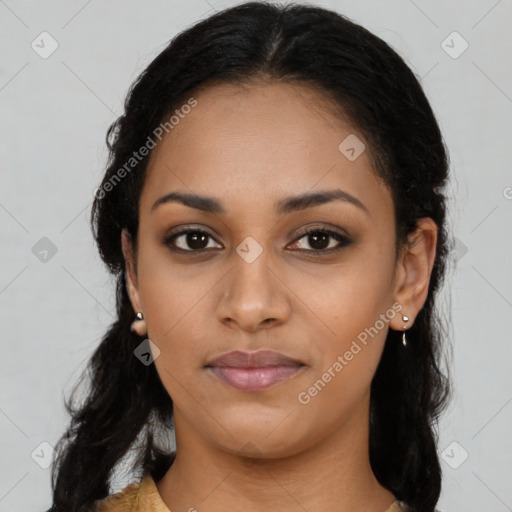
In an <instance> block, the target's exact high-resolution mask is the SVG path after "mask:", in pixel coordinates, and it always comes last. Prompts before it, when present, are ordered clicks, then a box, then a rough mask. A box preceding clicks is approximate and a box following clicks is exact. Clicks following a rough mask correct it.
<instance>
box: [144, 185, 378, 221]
mask: <svg viewBox="0 0 512 512" xmlns="http://www.w3.org/2000/svg"><path fill="white" fill-rule="evenodd" d="M332 201H344V202H346V203H350V204H353V205H354V206H357V207H358V208H360V209H361V210H364V211H365V212H366V213H368V214H369V211H368V209H367V208H366V206H365V205H364V204H363V203H362V202H361V201H360V200H359V199H357V197H354V196H353V195H351V194H349V193H348V192H345V191H344V190H341V189H339V188H338V189H333V190H324V191H320V192H308V193H305V194H301V195H298V196H291V197H287V198H285V199H281V200H280V201H277V202H276V204H275V210H276V212H277V213H279V214H285V213H291V212H294V211H299V210H305V209H306V208H312V207H314V206H320V205H323V204H326V203H330V202H332ZM173 202H177V203H181V204H183V205H185V206H188V207H189V208H195V209H197V210H201V211H203V212H206V213H213V214H224V215H225V214H227V210H226V208H225V207H224V206H223V205H222V203H221V202H220V201H219V200H217V199H215V198H214V197H208V196H201V195H197V194H187V193H182V192H170V193H169V194H165V195H164V196H162V197H160V198H159V199H157V200H156V201H155V203H154V204H153V206H152V207H151V212H153V211H154V210H156V208H158V206H160V205H162V204H166V203H173Z"/></svg>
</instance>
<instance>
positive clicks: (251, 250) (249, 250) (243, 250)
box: [236, 236, 263, 263]
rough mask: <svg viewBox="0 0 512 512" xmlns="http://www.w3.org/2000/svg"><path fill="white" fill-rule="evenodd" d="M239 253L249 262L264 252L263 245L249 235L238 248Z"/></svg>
mask: <svg viewBox="0 0 512 512" xmlns="http://www.w3.org/2000/svg"><path fill="white" fill-rule="evenodd" d="M236 252H237V254H238V255H239V256H240V257H242V258H243V259H244V260H245V261H246V262H247V263H252V262H253V261H255V260H256V259H257V258H258V257H259V255H260V254H261V253H262V252H263V247H261V245H260V244H259V243H258V242H256V240H255V239H254V238H253V237H252V236H248V237H247V238H246V239H245V240H244V241H243V242H242V243H241V244H240V245H239V246H238V247H237V248H236Z"/></svg>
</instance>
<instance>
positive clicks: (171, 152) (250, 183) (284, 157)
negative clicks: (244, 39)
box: [140, 82, 391, 216]
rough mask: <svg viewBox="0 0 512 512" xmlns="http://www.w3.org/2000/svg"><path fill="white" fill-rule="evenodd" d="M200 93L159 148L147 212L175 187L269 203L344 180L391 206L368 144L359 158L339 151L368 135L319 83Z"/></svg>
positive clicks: (366, 198)
mask: <svg viewBox="0 0 512 512" xmlns="http://www.w3.org/2000/svg"><path fill="white" fill-rule="evenodd" d="M194 98H195V100H196V101H197V105H196V106H194V107H193V108H192V109H186V110H187V112H188V113H187V114H184V113H182V114H181V115H180V116H179V121H178V122H177V123H176V124H174V126H173V128H172V129H170V130H169V132H168V133H167V134H166V135H165V136H164V137H163V138H162V141H161V142H159V143H158V145H157V147H156V148H155V149H154V150H153V152H152V155H151V158H150V161H149V165H148V169H147V175H146V181H145V185H144V190H143V193H142V197H141V205H140V207H141V214H142V213H146V214H149V212H150V210H151V207H152V205H153V204H154V202H155V201H156V200H157V199H158V198H159V197H161V196H162V195H164V194H166V193H168V192H171V191H181V192H185V193H192V194H194V193H195V194H200V195H207V196H215V197H218V198H222V202H223V203H225V204H226V206H227V209H228V210H229V209H233V210H235V209H239V208H243V209H245V210H247V209H254V208H256V209H259V208H261V209H265V210H270V209H271V207H272V206H273V204H274V203H275V202H277V201H278V200H279V199H281V198H282V197H285V196H289V195H297V194H300V193H305V192H310V191H311V192H315V191H317V190H326V189H332V188H341V189H343V190H345V191H346V192H348V193H350V194H351V195H354V196H356V197H358V198H359V199H361V201H362V202H363V203H364V204H365V205H366V206H367V208H368V210H370V213H371V214H372V215H377V216H379V215H382V214H383V212H382V211H381V210H382V208H386V207H387V208H388V209H389V207H391V196H390V193H389V190H388V189H387V187H385V186H384V184H383V183H382V182H381V180H380V179H378V178H377V177H376V175H375V174H374V172H373V170H372V165H371V158H370V154H369V149H365V150H364V151H363V152H362V153H361V154H360V155H359V156H358V157H357V158H356V159H349V158H347V156H346V155H345V154H344V153H343V152H342V151H340V148H339V146H340V144H342V143H343V141H345V140H346V139H347V137H351V138H352V139H351V138H349V139H347V140H356V141H357V140H360V141H361V142H362V141H363V137H362V135H361V134H360V133H359V131H358V129H357V127H354V126H351V125H350V123H349V122H348V121H347V120H346V119H344V118H342V117H340V115H339V114H338V113H337V112H338V111H339V109H336V108H335V106H334V105H333V104H332V103H330V102H329V100H328V99H327V98H326V97H324V96H322V95H321V94H320V93H319V92H317V91H316V90H314V89H311V88H309V87H303V86H299V85H297V84H293V85H291V84H285V83H278V82H271V83H259V84H251V85H245V86H239V85H215V86H213V87H209V88H206V89H204V90H202V91H201V92H199V93H198V94H197V95H195V96H194ZM178 110H179V108H178ZM176 119H177V118H176ZM354 137H357V139H353V138H354ZM361 147H362V146H361Z"/></svg>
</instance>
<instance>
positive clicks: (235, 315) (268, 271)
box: [217, 251, 291, 332]
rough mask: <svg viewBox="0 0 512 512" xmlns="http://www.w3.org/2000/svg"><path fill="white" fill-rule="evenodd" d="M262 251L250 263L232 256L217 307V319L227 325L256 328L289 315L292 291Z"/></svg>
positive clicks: (275, 323)
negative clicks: (232, 261) (232, 264)
mask: <svg viewBox="0 0 512 512" xmlns="http://www.w3.org/2000/svg"><path fill="white" fill-rule="evenodd" d="M264 254H265V251H264V252H263V253H262V254H261V255H260V256H259V257H258V258H257V259H256V260H255V261H253V262H251V263H249V262H247V261H245V260H244V259H243V258H241V257H239V256H238V255H236V257H235V260H236V261H235V262H234V268H233V269H232V270H231V272H229V273H228V275H227V276H226V282H225V287H224V290H223V293H222V296H221V299H220V301H219V303H218V308H217V315H218V319H219V321H221V322H222V323H224V324H226V325H227V326H228V327H231V328H235V327H236V328H239V329H243V330H245V331H249V332H255V331H258V330H260V329H266V328H269V327H272V326H276V325H280V324H282V323H284V322H285V321H286V320H287V319H288V318H289V316H290V312H291V304H290V300H289V299H290V296H289V294H290V293H291V292H289V288H287V286H286V284H285V283H284V282H283V279H282V276H280V275H279V270H276V269H275V268H271V267H270V261H269V260H268V258H265V257H264ZM274 267H275V266H274Z"/></svg>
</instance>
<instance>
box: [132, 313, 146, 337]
mask: <svg viewBox="0 0 512 512" xmlns="http://www.w3.org/2000/svg"><path fill="white" fill-rule="evenodd" d="M142 320H144V315H143V314H142V313H141V312H140V311H139V312H138V313H137V314H136V315H135V320H134V321H133V322H132V323H131V325H130V331H132V332H134V331H135V325H136V324H137V322H140V321H142Z"/></svg>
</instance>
